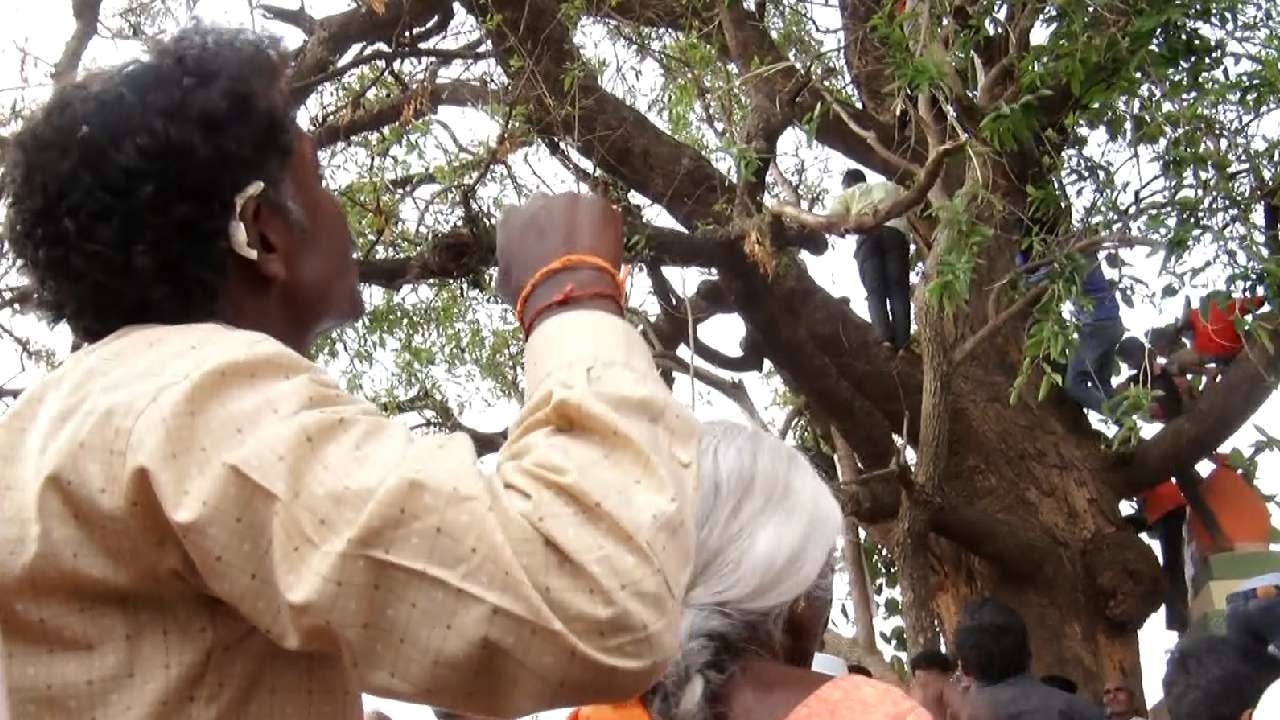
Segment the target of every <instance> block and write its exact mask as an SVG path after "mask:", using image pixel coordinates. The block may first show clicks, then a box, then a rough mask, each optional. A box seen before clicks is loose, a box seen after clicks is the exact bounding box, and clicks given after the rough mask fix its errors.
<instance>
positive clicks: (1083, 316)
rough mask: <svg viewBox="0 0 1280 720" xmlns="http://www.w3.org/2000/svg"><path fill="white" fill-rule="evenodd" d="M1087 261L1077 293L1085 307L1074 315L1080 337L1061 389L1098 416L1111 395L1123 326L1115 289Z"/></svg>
mask: <svg viewBox="0 0 1280 720" xmlns="http://www.w3.org/2000/svg"><path fill="white" fill-rule="evenodd" d="M1087 260H1088V262H1089V264H1090V267H1089V270H1088V271H1087V272H1086V273H1085V275H1084V278H1083V280H1082V282H1081V290H1082V291H1083V293H1084V296H1085V298H1086V302H1087V304H1088V307H1087V308H1082V309H1081V310H1080V311H1079V312H1078V313H1077V314H1078V317H1079V320H1080V333H1079V337H1078V339H1077V342H1076V346H1075V348H1074V349H1072V351H1071V354H1070V356H1069V357H1068V358H1067V374H1066V377H1065V378H1064V379H1063V385H1064V389H1065V390H1066V393H1067V396H1068V397H1070V398H1071V399H1072V400H1074V401H1075V402H1076V403H1078V404H1079V405H1080V406H1081V407H1083V408H1086V409H1089V410H1092V411H1094V412H1097V413H1101V412H1102V406H1103V404H1104V403H1105V402H1106V401H1107V399H1108V398H1110V397H1111V395H1112V394H1113V392H1114V390H1113V388H1112V384H1111V374H1112V373H1113V372H1115V357H1116V346H1117V345H1119V343H1120V340H1121V339H1122V338H1123V337H1124V322H1123V321H1121V319H1120V303H1119V301H1117V300H1116V291H1115V287H1113V286H1112V284H1111V282H1110V281H1109V280H1107V277H1106V275H1104V274H1103V272H1102V268H1101V267H1099V263H1098V261H1097V260H1096V259H1095V258H1093V257H1092V256H1090V257H1089V258H1088V259H1087Z"/></svg>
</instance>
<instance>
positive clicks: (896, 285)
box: [828, 168, 911, 351]
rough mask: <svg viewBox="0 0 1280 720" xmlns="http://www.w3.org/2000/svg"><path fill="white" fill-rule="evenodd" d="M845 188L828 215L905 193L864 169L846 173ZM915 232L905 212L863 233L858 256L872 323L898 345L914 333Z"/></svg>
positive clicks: (864, 208)
mask: <svg viewBox="0 0 1280 720" xmlns="http://www.w3.org/2000/svg"><path fill="white" fill-rule="evenodd" d="M841 185H842V187H843V188H844V192H842V193H841V194H840V195H839V196H838V197H837V198H836V200H835V203H834V204H833V205H832V207H831V210H830V212H829V213H828V215H833V216H839V217H842V218H844V219H845V220H846V221H852V220H853V219H855V218H857V217H858V216H860V215H868V214H870V213H873V212H875V211H876V209H877V208H879V207H881V206H882V205H884V204H885V203H889V202H892V201H893V200H894V199H896V198H897V197H898V196H900V195H901V194H902V192H903V191H902V188H900V187H898V186H897V185H895V184H893V183H891V182H874V183H869V182H867V176H866V174H865V173H863V172H862V171H861V170H858V169H856V168H855V169H853V170H849V171H848V172H846V173H845V174H844V178H843V180H842V181H841ZM909 232H911V230H910V226H909V225H907V221H906V219H905V218H903V217H901V216H899V217H896V218H893V219H892V220H889V221H888V222H886V223H885V224H883V225H880V226H879V227H876V228H873V229H871V230H869V231H867V232H864V233H861V234H859V235H858V244H857V247H856V248H855V250H854V258H855V259H857V261H858V275H859V276H860V277H861V278H862V286H863V287H864V288H865V289H866V291H867V306H868V308H869V310H870V313H871V325H872V326H873V327H874V328H875V331H876V334H877V335H878V336H879V337H880V341H881V342H882V343H883V344H884V345H886V346H889V347H892V348H893V349H894V350H899V351H900V350H903V349H904V348H906V346H907V342H908V341H909V340H910V339H911V277H910V275H911V240H910V236H909V235H908V233H909Z"/></svg>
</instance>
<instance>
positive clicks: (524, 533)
mask: <svg viewBox="0 0 1280 720" xmlns="http://www.w3.org/2000/svg"><path fill="white" fill-rule="evenodd" d="M287 61H288V53H287V52H286V50H285V49H284V48H283V47H282V45H281V43H280V42H279V41H278V40H277V39H273V38H270V37H266V36H263V35H259V34H256V33H253V32H250V31H247V30H226V29H219V28H213V27H208V26H197V27H193V28H190V29H187V30H183V31H181V32H179V33H177V34H176V35H174V36H173V37H171V38H169V39H168V40H165V41H163V42H158V43H156V44H155V45H153V46H152V47H151V49H150V50H149V55H148V57H147V58H146V59H143V60H139V61H134V62H129V63H126V64H124V65H121V66H119V67H115V68H112V69H108V70H104V71H101V72H96V73H93V74H91V75H89V76H87V77H86V78H84V79H83V80H80V81H77V82H73V83H70V84H68V85H66V86H65V87H61V88H59V89H57V90H55V91H54V93H53V95H52V97H51V98H50V100H49V101H48V103H47V104H46V105H45V107H44V108H43V109H42V110H41V111H39V112H38V113H36V114H34V115H33V116H31V117H30V118H29V119H28V120H27V121H26V122H25V124H24V126H23V127H22V128H21V130H19V131H18V132H17V133H16V134H15V135H14V136H13V137H12V138H11V140H10V142H9V143H8V146H7V149H6V152H5V160H6V163H7V166H6V168H5V171H4V173H3V177H4V187H3V193H0V194H2V195H3V196H4V197H5V198H7V202H8V208H7V212H6V220H7V238H8V245H9V250H10V251H11V252H12V253H13V254H14V255H15V256H16V257H17V258H18V259H19V260H20V262H21V264H22V268H23V270H24V272H25V273H26V275H27V276H28V277H29V278H30V280H31V282H32V283H33V284H34V286H35V287H36V289H37V292H38V294H39V296H40V300H41V302H42V303H43V305H44V307H45V309H46V310H47V311H48V312H49V313H51V315H52V317H54V318H55V319H58V320H62V321H65V322H66V323H67V324H68V325H69V326H70V329H71V330H72V332H73V333H74V334H75V336H76V337H78V338H82V339H84V340H85V341H87V342H88V343H89V344H88V345H87V346H86V347H85V348H84V349H82V350H81V351H80V352H78V353H76V354H74V355H73V356H72V357H70V358H69V359H68V360H67V361H66V362H65V363H64V364H63V365H62V366H61V367H60V368H58V369H57V370H55V371H54V372H52V373H51V374H49V375H48V377H47V378H45V379H44V380H42V381H40V382H38V383H37V384H36V385H34V386H33V387H31V388H29V389H28V390H27V391H26V392H25V393H23V395H22V397H21V398H20V399H19V400H18V401H17V402H16V403H15V404H14V405H13V406H12V407H11V408H10V409H9V411H8V412H6V413H5V414H4V415H3V417H2V418H0V463H3V465H4V468H5V472H4V477H3V480H0V547H3V548H4V549H5V551H4V552H3V553H0V627H3V628H4V633H5V643H6V648H7V652H8V655H9V658H8V660H9V663H10V668H13V667H19V668H22V670H23V672H22V673H19V674H17V675H14V676H12V677H11V678H10V684H9V690H10V693H11V695H10V701H11V703H12V707H13V708H14V712H15V713H16V714H18V716H20V717H60V718H87V717H89V716H90V715H95V716H96V717H100V718H132V717H189V716H199V717H216V718H311V719H313V720H315V719H319V720H324V719H326V718H345V719H347V720H349V719H350V718H357V717H360V716H361V707H360V696H361V693H362V692H369V693H372V694H376V695H382V696H390V697H396V698H400V699H404V700H409V701H414V702H421V703H426V704H439V705H441V706H444V707H450V708H455V709H457V710H459V711H462V712H467V713H474V714H477V715H487V716H498V717H514V716H518V715H523V714H526V713H530V712H533V711H537V710H540V709H545V708H552V707H563V706H566V705H570V704H574V703H580V702H591V701H598V700H603V699H611V698H625V697H633V696H634V695H635V694H637V693H639V692H641V691H642V690H644V689H645V688H647V687H649V686H650V685H651V684H652V682H653V681H654V680H655V679H656V678H658V677H659V676H660V675H661V673H662V671H663V669H664V668H665V667H666V665H667V662H668V661H669V660H670V658H671V657H672V656H674V655H675V653H676V651H677V649H678V645H677V629H678V625H679V622H680V613H681V607H680V601H681V599H682V598H683V597H684V596H685V592H684V589H685V583H686V578H687V577H688V574H689V571H690V567H691V562H692V555H693V507H694V506H693V502H692V495H693V492H694V480H695V477H694V474H695V465H694V463H695V459H696V449H697V438H698V431H699V427H698V424H697V423H696V421H695V420H694V418H693V417H692V415H691V414H690V413H689V412H688V411H687V410H685V409H684V408H682V407H681V406H680V405H679V404H678V403H677V402H676V401H675V400H674V399H673V398H672V396H671V394H670V393H669V392H668V390H667V387H666V386H665V385H664V384H663V382H662V379H661V377H660V376H659V374H658V372H657V371H656V369H655V367H654V365H653V362H652V360H651V356H650V352H649V349H648V347H647V346H646V344H645V342H644V341H643V340H642V339H641V338H640V336H639V335H638V334H637V333H636V332H635V330H634V329H633V328H632V327H631V326H630V325H628V324H627V323H626V322H625V321H623V320H622V319H621V317H620V315H621V314H622V307H621V306H622V303H623V298H622V297H621V279H620V278H619V276H618V268H619V266H620V262H621V255H622V224H621V217H620V215H619V213H618V211H617V210H616V209H615V208H613V207H611V206H610V205H609V204H608V203H606V202H605V201H603V200H601V199H598V198H594V197H590V196H583V195H560V196H554V197H547V196H535V197H534V198H533V199H531V200H529V201H528V203H527V204H525V205H524V206H522V207H519V208H515V209H512V210H510V211H508V212H507V213H505V214H504V215H503V216H502V218H501V220H500V222H499V223H498V227H497V233H496V234H497V261H498V283H497V284H498V287H499V289H500V292H501V294H502V296H503V297H504V298H505V299H507V300H508V301H512V302H513V304H515V305H516V307H517V312H516V316H517V320H519V322H520V324H521V326H522V327H523V328H524V329H525V331H526V333H527V336H528V344H527V346H526V349H525V376H524V381H525V404H524V407H523V409H522V410H521V411H520V413H519V414H518V416H517V417H516V419H515V421H514V423H513V425H512V428H511V432H510V435H509V439H508V441H507V444H506V445H505V446H504V447H503V448H502V450H501V451H500V452H499V454H498V457H497V462H496V466H495V469H494V470H493V472H491V473H486V472H481V471H480V470H479V469H478V468H477V465H476V461H477V456H476V449H475V447H474V446H473V445H472V443H471V442H470V441H469V439H468V438H467V437H466V436H465V435H426V436H420V435H416V434H414V433H412V432H410V430H409V428H407V427H406V426H404V425H403V424H401V423H398V422H396V421H395V420H393V419H391V418H388V417H386V416H384V415H382V414H381V413H380V412H378V410H377V409H376V408H375V407H374V406H373V405H371V404H370V403H368V402H365V401H363V400H358V399H356V398H354V397H351V396H350V395H348V394H347V393H346V392H344V391H343V390H342V389H341V387H340V386H339V385H338V384H337V383H335V381H334V380H333V379H332V378H331V377H330V376H329V375H328V374H326V373H325V372H324V371H323V370H322V369H320V368H319V367H317V366H316V365H314V364H312V363H311V362H310V361H309V360H308V359H307V358H306V356H305V353H306V352H307V350H308V348H309V347H310V346H311V344H312V342H313V341H314V340H315V339H316V338H318V337H319V336H321V335H322V334H324V333H325V332H326V331H328V330H331V329H333V328H335V327H338V326H340V325H342V324H344V323H347V322H349V321H352V320H354V319H355V318H357V317H358V316H359V315H360V314H361V309H362V308H361V296H360V292H359V288H358V284H357V270H358V268H357V264H356V261H355V259H354V257H353V242H352V237H351V234H350V231H349V230H348V227H347V222H346V219H345V218H344V217H343V214H342V210H341V208H340V206H339V204H338V202H337V201H336V200H335V198H334V196H333V195H332V194H330V193H329V192H328V191H326V190H325V189H324V186H323V183H322V179H321V176H322V172H321V168H320V165H319V163H318V159H317V154H316V147H315V145H314V143H313V141H312V139H311V137H310V136H308V135H307V134H306V133H305V132H304V131H303V130H301V129H300V128H299V127H298V125H297V124H296V123H295V121H294V111H293V110H292V109H291V107H290V102H289V98H288V92H287V90H288V81H287V76H286V65H287ZM495 687H496V688H501V689H502V692H494V688H495Z"/></svg>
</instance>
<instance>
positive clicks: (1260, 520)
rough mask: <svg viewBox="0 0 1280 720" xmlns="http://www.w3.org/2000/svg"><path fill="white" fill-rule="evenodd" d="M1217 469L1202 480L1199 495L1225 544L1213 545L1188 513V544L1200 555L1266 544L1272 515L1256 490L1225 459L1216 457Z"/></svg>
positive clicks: (1194, 517)
mask: <svg viewBox="0 0 1280 720" xmlns="http://www.w3.org/2000/svg"><path fill="white" fill-rule="evenodd" d="M1216 461H1217V463H1218V467H1217V468H1216V469H1214V471H1213V472H1212V473H1209V477H1208V478H1206V479H1205V481H1204V486H1203V487H1202V488H1201V491H1200V492H1201V494H1202V495H1204V502H1205V505H1207V506H1208V507H1209V509H1210V510H1212V511H1213V516H1214V518H1215V519H1217V521H1218V525H1220V526H1221V527H1222V534H1223V535H1224V538H1223V539H1224V540H1225V541H1226V545H1225V546H1223V547H1219V546H1215V545H1214V544H1213V541H1212V540H1211V539H1210V537H1209V531H1208V529H1206V528H1205V526H1204V523H1203V522H1201V521H1200V518H1198V517H1196V514H1195V512H1194V511H1190V512H1188V513H1187V524H1188V526H1189V527H1190V528H1191V541H1192V542H1193V543H1194V544H1195V547H1196V548H1197V549H1198V550H1199V551H1200V554H1201V555H1212V554H1214V553H1220V552H1229V551H1231V550H1233V549H1235V548H1236V547H1237V546H1240V545H1266V544H1267V542H1268V541H1269V540H1270V539H1271V516H1270V514H1269V513H1268V512H1267V504H1266V502H1265V501H1264V500H1263V499H1262V496H1261V495H1259V494H1258V491H1257V490H1255V489H1254V488H1253V486H1252V485H1250V484H1249V482H1248V481H1247V480H1245V479H1244V477H1243V476H1241V475H1240V473H1238V472H1236V471H1235V470H1232V469H1231V468H1230V467H1228V466H1227V464H1226V456H1225V455H1218V456H1217V457H1216Z"/></svg>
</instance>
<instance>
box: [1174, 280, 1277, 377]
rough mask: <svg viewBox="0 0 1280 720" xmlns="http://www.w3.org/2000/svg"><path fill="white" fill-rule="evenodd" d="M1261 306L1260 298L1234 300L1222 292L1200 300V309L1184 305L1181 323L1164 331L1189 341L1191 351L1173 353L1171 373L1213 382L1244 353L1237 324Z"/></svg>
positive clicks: (1186, 349) (1262, 299)
mask: <svg viewBox="0 0 1280 720" xmlns="http://www.w3.org/2000/svg"><path fill="white" fill-rule="evenodd" d="M1189 302H1190V301H1188V303H1189ZM1265 303H1266V299H1265V298H1263V297H1261V296H1256V297H1241V298H1236V297H1232V296H1231V295H1230V294H1228V293H1225V292H1215V293H1210V294H1209V295H1208V296H1207V297H1205V298H1204V300H1203V302H1202V303H1201V306H1202V307H1194V308H1193V307H1190V306H1189V305H1188V307H1187V308H1186V309H1185V311H1184V312H1183V317H1182V319H1181V320H1179V321H1178V322H1176V323H1174V324H1173V325H1171V326H1169V330H1167V331H1166V332H1171V333H1173V334H1174V335H1186V336H1189V337H1190V339H1191V347H1189V348H1185V349H1182V350H1177V351H1175V352H1173V353H1172V354H1171V355H1170V356H1169V365H1170V369H1171V371H1172V372H1174V373H1177V374H1181V375H1188V374H1190V375H1203V376H1204V377H1205V379H1206V380H1209V381H1212V380H1214V379H1216V378H1217V376H1218V374H1219V373H1220V372H1221V370H1222V368H1224V367H1226V366H1227V365H1229V364H1231V361H1232V360H1234V359H1235V358H1236V356H1237V355H1239V354H1240V351H1241V350H1243V349H1244V338H1242V337H1241V336H1240V331H1239V330H1238V329H1237V327H1236V325H1237V323H1239V322H1240V321H1241V319H1242V318H1243V317H1244V316H1245V315H1248V314H1249V313H1252V312H1256V311H1257V310H1259V309H1261V308H1262V306H1263V305H1264V304H1265Z"/></svg>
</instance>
